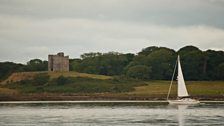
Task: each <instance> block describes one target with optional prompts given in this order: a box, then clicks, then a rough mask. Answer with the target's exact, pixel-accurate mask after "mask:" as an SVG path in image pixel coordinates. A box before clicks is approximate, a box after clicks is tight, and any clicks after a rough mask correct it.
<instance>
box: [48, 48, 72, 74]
mask: <svg viewBox="0 0 224 126" xmlns="http://www.w3.org/2000/svg"><path fill="white" fill-rule="evenodd" d="M48 71H69V56H64V53H63V52H60V53H58V54H57V55H48Z"/></svg>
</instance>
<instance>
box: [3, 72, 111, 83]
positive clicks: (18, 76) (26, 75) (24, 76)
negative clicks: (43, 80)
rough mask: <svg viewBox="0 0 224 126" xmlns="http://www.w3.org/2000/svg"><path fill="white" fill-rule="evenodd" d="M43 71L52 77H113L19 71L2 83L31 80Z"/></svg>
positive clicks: (106, 77) (108, 77)
mask: <svg viewBox="0 0 224 126" xmlns="http://www.w3.org/2000/svg"><path fill="white" fill-rule="evenodd" d="M41 73H47V74H48V75H49V76H50V78H51V79H53V78H57V77H59V76H61V75H62V76H64V77H87V78H94V79H102V80H105V79H111V78H112V77H110V76H104V75H95V74H87V73H78V72H47V71H43V72H17V73H13V74H12V75H10V76H9V77H8V78H7V79H6V80H4V81H2V82H1V83H0V84H7V83H12V82H18V81H21V80H30V79H32V78H33V77H34V76H36V75H37V74H41Z"/></svg>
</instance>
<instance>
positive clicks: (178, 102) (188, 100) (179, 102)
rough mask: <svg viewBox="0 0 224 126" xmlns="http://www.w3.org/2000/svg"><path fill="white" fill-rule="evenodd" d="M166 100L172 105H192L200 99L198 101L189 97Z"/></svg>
mask: <svg viewBox="0 0 224 126" xmlns="http://www.w3.org/2000/svg"><path fill="white" fill-rule="evenodd" d="M168 102H169V104H172V105H194V104H199V103H200V101H198V100H196V99H191V98H184V99H178V100H168Z"/></svg>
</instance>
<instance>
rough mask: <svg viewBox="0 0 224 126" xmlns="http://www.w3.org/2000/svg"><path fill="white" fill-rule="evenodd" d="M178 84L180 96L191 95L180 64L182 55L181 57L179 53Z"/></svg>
mask: <svg viewBox="0 0 224 126" xmlns="http://www.w3.org/2000/svg"><path fill="white" fill-rule="evenodd" d="M177 84H178V89H177V91H178V92H177V95H178V97H187V96H189V94H188V92H187V88H186V85H185V82H184V76H183V73H182V69H181V65H180V57H179V55H178V76H177Z"/></svg>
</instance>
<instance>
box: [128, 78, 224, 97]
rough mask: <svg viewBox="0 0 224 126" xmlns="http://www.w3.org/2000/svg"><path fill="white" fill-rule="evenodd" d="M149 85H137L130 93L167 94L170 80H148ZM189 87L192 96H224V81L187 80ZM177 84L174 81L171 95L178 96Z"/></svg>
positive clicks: (146, 94)
mask: <svg viewBox="0 0 224 126" xmlns="http://www.w3.org/2000/svg"><path fill="white" fill-rule="evenodd" d="M145 83H147V86H139V87H135V91H132V92H129V93H128V94H130V95H144V96H166V95H167V93H168V89H169V85H170V81H147V82H145ZM186 85H187V89H188V92H189V94H190V95H192V96H224V81H186ZM176 92H177V85H176V82H174V83H173V86H172V88H171V96H176Z"/></svg>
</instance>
